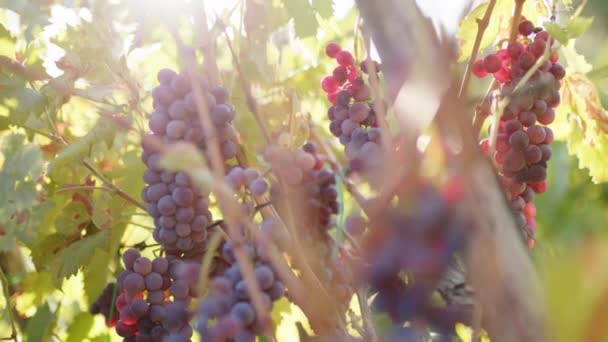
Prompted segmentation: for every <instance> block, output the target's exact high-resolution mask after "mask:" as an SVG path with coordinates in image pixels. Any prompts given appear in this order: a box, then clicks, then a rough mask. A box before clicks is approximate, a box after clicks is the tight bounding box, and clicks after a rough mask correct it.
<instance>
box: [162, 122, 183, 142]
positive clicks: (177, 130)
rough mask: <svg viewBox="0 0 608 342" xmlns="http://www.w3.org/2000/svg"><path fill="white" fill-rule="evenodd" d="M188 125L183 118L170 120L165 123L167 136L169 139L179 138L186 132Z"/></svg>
mask: <svg viewBox="0 0 608 342" xmlns="http://www.w3.org/2000/svg"><path fill="white" fill-rule="evenodd" d="M187 128H188V126H187V125H186V122H184V121H183V120H171V121H170V122H169V124H168V125H167V136H168V137H169V138H171V139H175V140H177V139H181V138H183V137H184V135H185V134H186V130H187Z"/></svg>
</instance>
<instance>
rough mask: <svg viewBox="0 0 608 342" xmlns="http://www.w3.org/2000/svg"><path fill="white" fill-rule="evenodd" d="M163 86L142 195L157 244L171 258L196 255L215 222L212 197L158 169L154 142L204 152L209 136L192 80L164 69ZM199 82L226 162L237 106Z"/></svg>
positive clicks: (183, 177)
mask: <svg viewBox="0 0 608 342" xmlns="http://www.w3.org/2000/svg"><path fill="white" fill-rule="evenodd" d="M158 80H159V82H160V85H159V86H158V87H156V88H155V89H154V90H153V92H152V97H153V99H154V112H153V113H151V114H150V116H149V127H150V132H149V133H148V134H147V135H146V136H145V137H144V139H143V143H142V145H143V149H144V152H143V158H142V159H143V161H144V162H145V164H146V166H147V167H148V169H147V170H146V171H145V173H144V175H143V178H144V181H145V182H146V183H147V186H146V187H145V188H144V189H143V191H142V199H143V200H144V202H146V205H147V209H148V212H149V213H150V215H151V216H152V217H153V218H154V225H155V229H154V234H153V235H154V239H155V240H156V241H158V242H159V243H160V244H161V245H162V246H163V248H164V250H165V251H166V252H167V253H168V254H173V255H182V254H184V255H188V256H192V255H197V254H200V253H201V251H202V250H203V247H204V244H205V241H206V237H207V225H208V224H209V223H210V222H211V220H212V215H211V212H210V211H209V199H208V196H209V194H208V193H205V192H203V191H202V190H201V189H199V188H198V187H196V186H194V185H193V184H192V182H191V180H190V177H189V176H188V174H186V173H184V172H177V173H175V172H168V171H166V170H163V169H162V168H161V167H160V165H159V161H160V152H159V151H158V149H157V146H155V145H154V141H156V142H161V143H165V144H172V143H176V142H180V141H187V142H190V143H193V144H195V145H196V146H198V147H199V148H200V149H201V151H203V152H204V151H205V136H204V134H203V128H202V126H201V124H200V120H199V112H198V108H197V104H196V100H195V95H194V93H193V90H192V84H191V80H190V75H188V74H187V73H180V74H176V73H175V72H173V71H172V70H169V69H163V70H161V71H160V72H159V73H158ZM197 82H198V83H199V85H200V86H201V88H202V89H203V96H204V102H205V103H206V105H207V107H208V110H209V113H210V115H211V119H212V121H213V125H214V129H213V132H214V134H215V135H216V136H215V137H214V138H217V139H218V141H219V143H220V147H221V152H222V155H223V157H224V159H225V160H228V159H230V158H233V157H234V156H235V155H236V151H237V144H236V131H235V130H234V128H233V127H232V123H231V122H232V120H233V119H234V116H235V109H234V106H233V105H231V104H230V103H228V102H227V101H228V97H229V94H228V91H227V90H226V89H225V88H223V87H216V88H213V89H209V86H208V83H207V81H206V79H205V78H201V77H198V78H197Z"/></svg>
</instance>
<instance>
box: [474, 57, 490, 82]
mask: <svg viewBox="0 0 608 342" xmlns="http://www.w3.org/2000/svg"><path fill="white" fill-rule="evenodd" d="M473 74H474V75H475V76H477V77H479V78H482V77H486V76H487V75H488V72H487V71H486V68H485V66H484V63H483V59H479V60H477V61H475V63H473Z"/></svg>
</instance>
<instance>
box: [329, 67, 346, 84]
mask: <svg viewBox="0 0 608 342" xmlns="http://www.w3.org/2000/svg"><path fill="white" fill-rule="evenodd" d="M332 76H333V77H334V80H335V81H336V82H338V84H339V85H342V84H344V82H346V80H347V78H348V69H347V68H346V67H345V66H342V65H339V66H337V67H336V68H335V69H334V71H333V72H332Z"/></svg>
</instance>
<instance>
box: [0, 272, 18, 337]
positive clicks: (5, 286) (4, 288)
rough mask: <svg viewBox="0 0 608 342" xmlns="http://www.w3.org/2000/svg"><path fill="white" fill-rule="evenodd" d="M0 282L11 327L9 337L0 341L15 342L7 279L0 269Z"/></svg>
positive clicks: (14, 328) (15, 328)
mask: <svg viewBox="0 0 608 342" xmlns="http://www.w3.org/2000/svg"><path fill="white" fill-rule="evenodd" d="M0 281H1V282H2V292H3V293H4V298H5V300H6V307H7V310H6V312H7V315H8V320H9V323H10V325H11V335H10V336H8V337H2V338H0V341H10V340H13V341H15V342H17V327H16V326H15V321H14V320H13V309H12V308H11V296H10V292H9V290H8V279H6V276H5V275H4V270H3V269H2V268H1V267H0Z"/></svg>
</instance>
